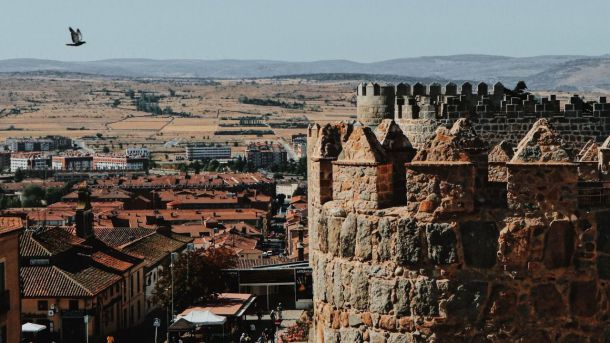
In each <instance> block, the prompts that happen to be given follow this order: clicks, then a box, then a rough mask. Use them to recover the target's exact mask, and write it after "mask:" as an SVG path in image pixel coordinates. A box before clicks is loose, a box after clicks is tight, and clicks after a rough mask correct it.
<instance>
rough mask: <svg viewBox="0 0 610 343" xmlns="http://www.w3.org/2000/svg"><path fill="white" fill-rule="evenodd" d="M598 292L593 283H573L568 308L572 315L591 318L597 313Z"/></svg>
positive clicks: (595, 284)
mask: <svg viewBox="0 0 610 343" xmlns="http://www.w3.org/2000/svg"><path fill="white" fill-rule="evenodd" d="M598 304H599V292H598V289H597V283H596V282H595V281H585V282H573V283H572V285H571V287H570V308H571V309H572V314H573V315H576V316H582V317H591V316H593V315H594V314H595V313H597V306H598Z"/></svg>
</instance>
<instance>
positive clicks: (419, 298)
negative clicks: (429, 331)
mask: <svg viewBox="0 0 610 343" xmlns="http://www.w3.org/2000/svg"><path fill="white" fill-rule="evenodd" d="M411 313H413V314H414V315H419V316H438V314H439V312H438V288H437V287H436V281H435V280H432V279H418V280H417V281H416V282H415V289H414V292H413V298H412V299H411Z"/></svg>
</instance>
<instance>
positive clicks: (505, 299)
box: [487, 285, 517, 321]
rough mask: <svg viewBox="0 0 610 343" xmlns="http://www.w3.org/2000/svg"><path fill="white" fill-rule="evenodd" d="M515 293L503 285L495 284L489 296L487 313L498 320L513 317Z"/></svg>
mask: <svg viewBox="0 0 610 343" xmlns="http://www.w3.org/2000/svg"><path fill="white" fill-rule="evenodd" d="M516 310H517V294H516V293H515V292H514V291H513V290H511V289H509V288H507V287H505V286H503V285H495V286H494V287H493V288H492V291H491V295H490V298H489V303H488V309H487V313H488V315H489V316H491V317H492V318H494V319H496V320H498V321H504V320H512V319H515V312H516Z"/></svg>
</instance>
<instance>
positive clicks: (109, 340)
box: [106, 336, 114, 343]
mask: <svg viewBox="0 0 610 343" xmlns="http://www.w3.org/2000/svg"><path fill="white" fill-rule="evenodd" d="M106 343H114V336H108V337H106Z"/></svg>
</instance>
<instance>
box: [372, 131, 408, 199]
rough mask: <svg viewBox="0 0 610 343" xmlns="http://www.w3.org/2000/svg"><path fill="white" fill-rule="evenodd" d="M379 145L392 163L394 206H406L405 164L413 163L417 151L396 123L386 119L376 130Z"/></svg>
mask: <svg viewBox="0 0 610 343" xmlns="http://www.w3.org/2000/svg"><path fill="white" fill-rule="evenodd" d="M375 135H376V136H377V139H378V140H379V143H380V144H381V146H382V147H383V149H384V151H385V152H386V156H387V158H388V160H389V161H390V163H392V187H393V188H394V195H393V198H394V200H393V201H394V204H397V205H404V204H405V203H406V201H407V188H406V187H407V186H406V170H405V163H407V162H411V160H412V159H413V157H414V156H415V153H416V150H415V149H414V148H413V146H412V145H411V142H409V139H408V138H407V136H405V135H404V134H403V133H402V130H401V129H400V127H399V126H398V124H396V122H395V121H393V120H390V119H386V120H384V121H382V122H381V124H379V126H378V127H377V129H376V130H375Z"/></svg>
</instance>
